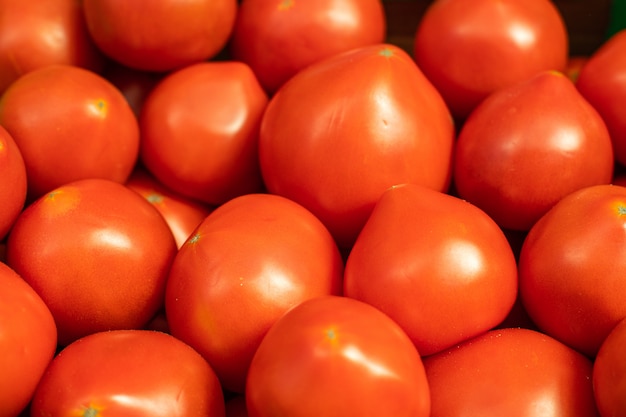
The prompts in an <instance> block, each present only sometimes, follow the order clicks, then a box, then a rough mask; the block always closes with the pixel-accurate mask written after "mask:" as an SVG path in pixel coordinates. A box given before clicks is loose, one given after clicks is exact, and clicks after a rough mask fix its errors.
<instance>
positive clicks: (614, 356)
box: [593, 319, 626, 417]
mask: <svg viewBox="0 0 626 417" xmlns="http://www.w3.org/2000/svg"><path fill="white" fill-rule="evenodd" d="M624 346H626V319H624V320H622V321H621V322H619V323H618V324H617V325H616V326H615V327H614V328H613V330H611V332H610V333H609V335H608V336H607V337H606V339H604V341H603V342H602V345H600V349H599V350H598V354H597V356H596V357H595V360H594V362H593V388H594V395H595V399H596V404H597V406H598V410H599V411H600V415H601V416H602V417H611V416H613V417H623V416H624V415H625V414H624V413H626V356H625V355H624Z"/></svg>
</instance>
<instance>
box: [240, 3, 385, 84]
mask: <svg viewBox="0 0 626 417" xmlns="http://www.w3.org/2000/svg"><path fill="white" fill-rule="evenodd" d="M386 25H387V23H386V20H385V11H384V9H383V4H382V2H381V1H380V0H316V1H304V2H298V1H294V0H270V1H267V0H244V1H242V2H241V5H240V8H239V12H238V13H237V20H236V21H235V27H234V29H233V34H232V37H231V42H230V49H229V50H230V52H231V54H232V56H233V58H234V59H237V60H240V61H243V62H245V63H247V64H248V65H250V67H251V68H252V69H253V70H254V73H255V74H256V75H257V77H258V78H259V81H260V83H261V85H263V87H264V88H265V89H266V91H268V92H269V93H271V94H273V93H275V92H276V90H278V88H279V87H280V86H282V85H283V84H284V83H285V81H287V80H288V79H289V78H291V77H292V76H293V75H295V74H296V73H297V72H299V71H300V70H302V69H303V68H305V67H307V66H309V65H311V64H313V63H315V62H317V61H319V60H321V59H324V58H327V57H330V56H332V55H334V54H337V53H340V52H343V51H347V50H350V49H354V48H358V47H362V46H366V45H372V44H377V43H381V42H383V41H384V40H385V32H386Z"/></svg>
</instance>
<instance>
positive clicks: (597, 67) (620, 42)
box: [576, 30, 626, 165]
mask: <svg viewBox="0 0 626 417" xmlns="http://www.w3.org/2000/svg"><path fill="white" fill-rule="evenodd" d="M576 87H577V88H578V90H579V91H580V93H581V94H582V95H583V97H585V98H586V99H587V101H589V103H591V105H593V106H594V108H595V109H596V110H598V112H599V113H600V115H601V116H602V118H603V120H604V121H605V123H606V125H607V128H608V129H609V132H610V134H611V139H612V141H613V148H614V150H615V159H616V160H617V161H618V162H620V163H621V164H625V165H626V111H625V110H624V105H623V103H624V100H626V30H622V31H620V32H618V33H616V34H615V35H613V36H612V37H611V38H610V39H609V40H607V41H606V42H605V43H604V45H602V46H601V47H600V48H599V49H598V50H596V51H595V52H594V53H593V55H591V56H590V57H589V59H588V60H587V61H586V63H585V65H584V66H582V68H581V70H580V73H579V76H578V79H577V81H576Z"/></svg>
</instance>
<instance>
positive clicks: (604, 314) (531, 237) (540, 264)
mask: <svg viewBox="0 0 626 417" xmlns="http://www.w3.org/2000/svg"><path fill="white" fill-rule="evenodd" d="M625 213H626V188H624V187H620V186H615V185H598V186H592V187H587V188H584V189H582V190H579V191H576V192H574V193H572V194H570V195H568V196H567V197H565V198H563V199H562V200H561V201H559V202H558V203H557V204H556V205H555V206H554V207H553V208H552V209H551V210H550V211H549V212H548V213H546V214H545V215H544V216H543V217H542V218H541V219H540V220H539V221H538V222H537V223H536V224H535V225H534V226H533V228H532V229H531V230H530V232H529V233H528V236H527V238H526V240H525V241H524V245H523V246H522V251H521V254H520V260H519V280H520V295H521V297H522V301H523V304H524V306H525V307H526V311H527V312H528V314H529V315H530V317H531V318H532V320H533V321H534V322H535V323H536V324H537V327H538V328H539V329H540V330H541V331H543V332H544V333H546V334H549V335H551V336H553V337H554V338H556V339H558V340H560V341H562V342H563V343H565V344H567V345H568V346H571V347H573V348H574V349H577V350H579V351H580V352H583V353H585V354H587V355H589V356H594V355H595V354H596V353H597V351H598V348H599V347H600V345H601V344H602V341H603V340H604V339H605V338H606V337H607V335H608V334H609V332H610V331H611V329H612V328H613V327H615V325H616V324H617V323H618V322H619V321H620V320H621V319H623V318H624V317H626V278H625V277H626V273H625V271H626V254H625V253H624V251H623V247H624V245H626V236H625V235H624V228H625V227H626V221H625V220H624V219H625V217H624V214H625Z"/></svg>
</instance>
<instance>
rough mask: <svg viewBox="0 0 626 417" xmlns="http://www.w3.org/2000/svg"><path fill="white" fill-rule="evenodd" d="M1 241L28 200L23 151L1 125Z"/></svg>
mask: <svg viewBox="0 0 626 417" xmlns="http://www.w3.org/2000/svg"><path fill="white" fill-rule="evenodd" d="M0 178H2V181H0V201H2V208H1V209H0V241H2V240H4V238H5V237H6V235H7V234H8V233H9V230H10V229H11V226H13V223H14V222H15V220H16V219H17V216H19V214H20V212H21V211H22V209H23V208H24V203H25V202H26V190H27V178H26V166H25V165H24V158H22V153H21V151H20V150H19V148H18V147H17V145H16V144H15V141H14V140H13V138H12V137H11V135H9V133H8V132H7V131H6V129H5V128H3V127H2V126H0Z"/></svg>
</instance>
